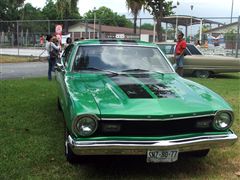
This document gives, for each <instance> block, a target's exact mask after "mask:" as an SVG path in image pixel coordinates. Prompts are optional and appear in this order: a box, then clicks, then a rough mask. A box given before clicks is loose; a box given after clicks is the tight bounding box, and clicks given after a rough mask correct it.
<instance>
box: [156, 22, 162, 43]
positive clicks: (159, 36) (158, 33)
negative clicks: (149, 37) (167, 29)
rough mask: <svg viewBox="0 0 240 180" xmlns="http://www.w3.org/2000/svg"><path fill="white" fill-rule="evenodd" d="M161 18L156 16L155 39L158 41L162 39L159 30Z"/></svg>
mask: <svg viewBox="0 0 240 180" xmlns="http://www.w3.org/2000/svg"><path fill="white" fill-rule="evenodd" d="M161 22H162V21H161V18H157V25H156V31H157V40H158V42H161V41H162V39H163V36H162V32H161V29H162V28H161Z"/></svg>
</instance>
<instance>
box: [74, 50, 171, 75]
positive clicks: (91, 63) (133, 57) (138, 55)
mask: <svg viewBox="0 0 240 180" xmlns="http://www.w3.org/2000/svg"><path fill="white" fill-rule="evenodd" d="M72 69H73V71H75V72H79V71H84V70H91V71H94V70H96V71H100V70H101V71H111V72H123V71H125V70H129V69H144V70H145V71H149V72H163V73H171V72H173V70H172V69H171V67H170V65H169V63H168V62H167V61H166V59H165V58H164V57H163V56H162V54H161V53H160V51H159V50H158V49H157V48H153V47H137V46H104V45H99V46H80V47H79V48H78V51H77V54H76V56H75V59H74V62H73V67H72ZM139 73H141V72H139Z"/></svg>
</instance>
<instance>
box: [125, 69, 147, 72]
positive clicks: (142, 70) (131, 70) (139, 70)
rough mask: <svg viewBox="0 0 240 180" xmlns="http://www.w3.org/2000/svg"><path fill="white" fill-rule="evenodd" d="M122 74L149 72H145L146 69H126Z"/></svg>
mask: <svg viewBox="0 0 240 180" xmlns="http://www.w3.org/2000/svg"><path fill="white" fill-rule="evenodd" d="M122 72H149V70H146V69H126V70H123V71H122Z"/></svg>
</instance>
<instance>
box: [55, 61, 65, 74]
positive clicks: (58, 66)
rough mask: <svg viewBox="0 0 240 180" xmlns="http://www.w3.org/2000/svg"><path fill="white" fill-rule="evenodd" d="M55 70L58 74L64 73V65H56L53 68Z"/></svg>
mask: <svg viewBox="0 0 240 180" xmlns="http://www.w3.org/2000/svg"><path fill="white" fill-rule="evenodd" d="M55 69H56V70H57V71H58V72H65V68H64V65H63V64H62V63H57V64H56V66H55Z"/></svg>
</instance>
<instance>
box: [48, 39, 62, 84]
mask: <svg viewBox="0 0 240 180" xmlns="http://www.w3.org/2000/svg"><path fill="white" fill-rule="evenodd" d="M46 40H47V42H46V50H47V52H48V80H52V72H54V66H55V64H56V62H57V58H58V55H59V51H60V46H59V45H57V38H56V36H51V35H47V37H46Z"/></svg>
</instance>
